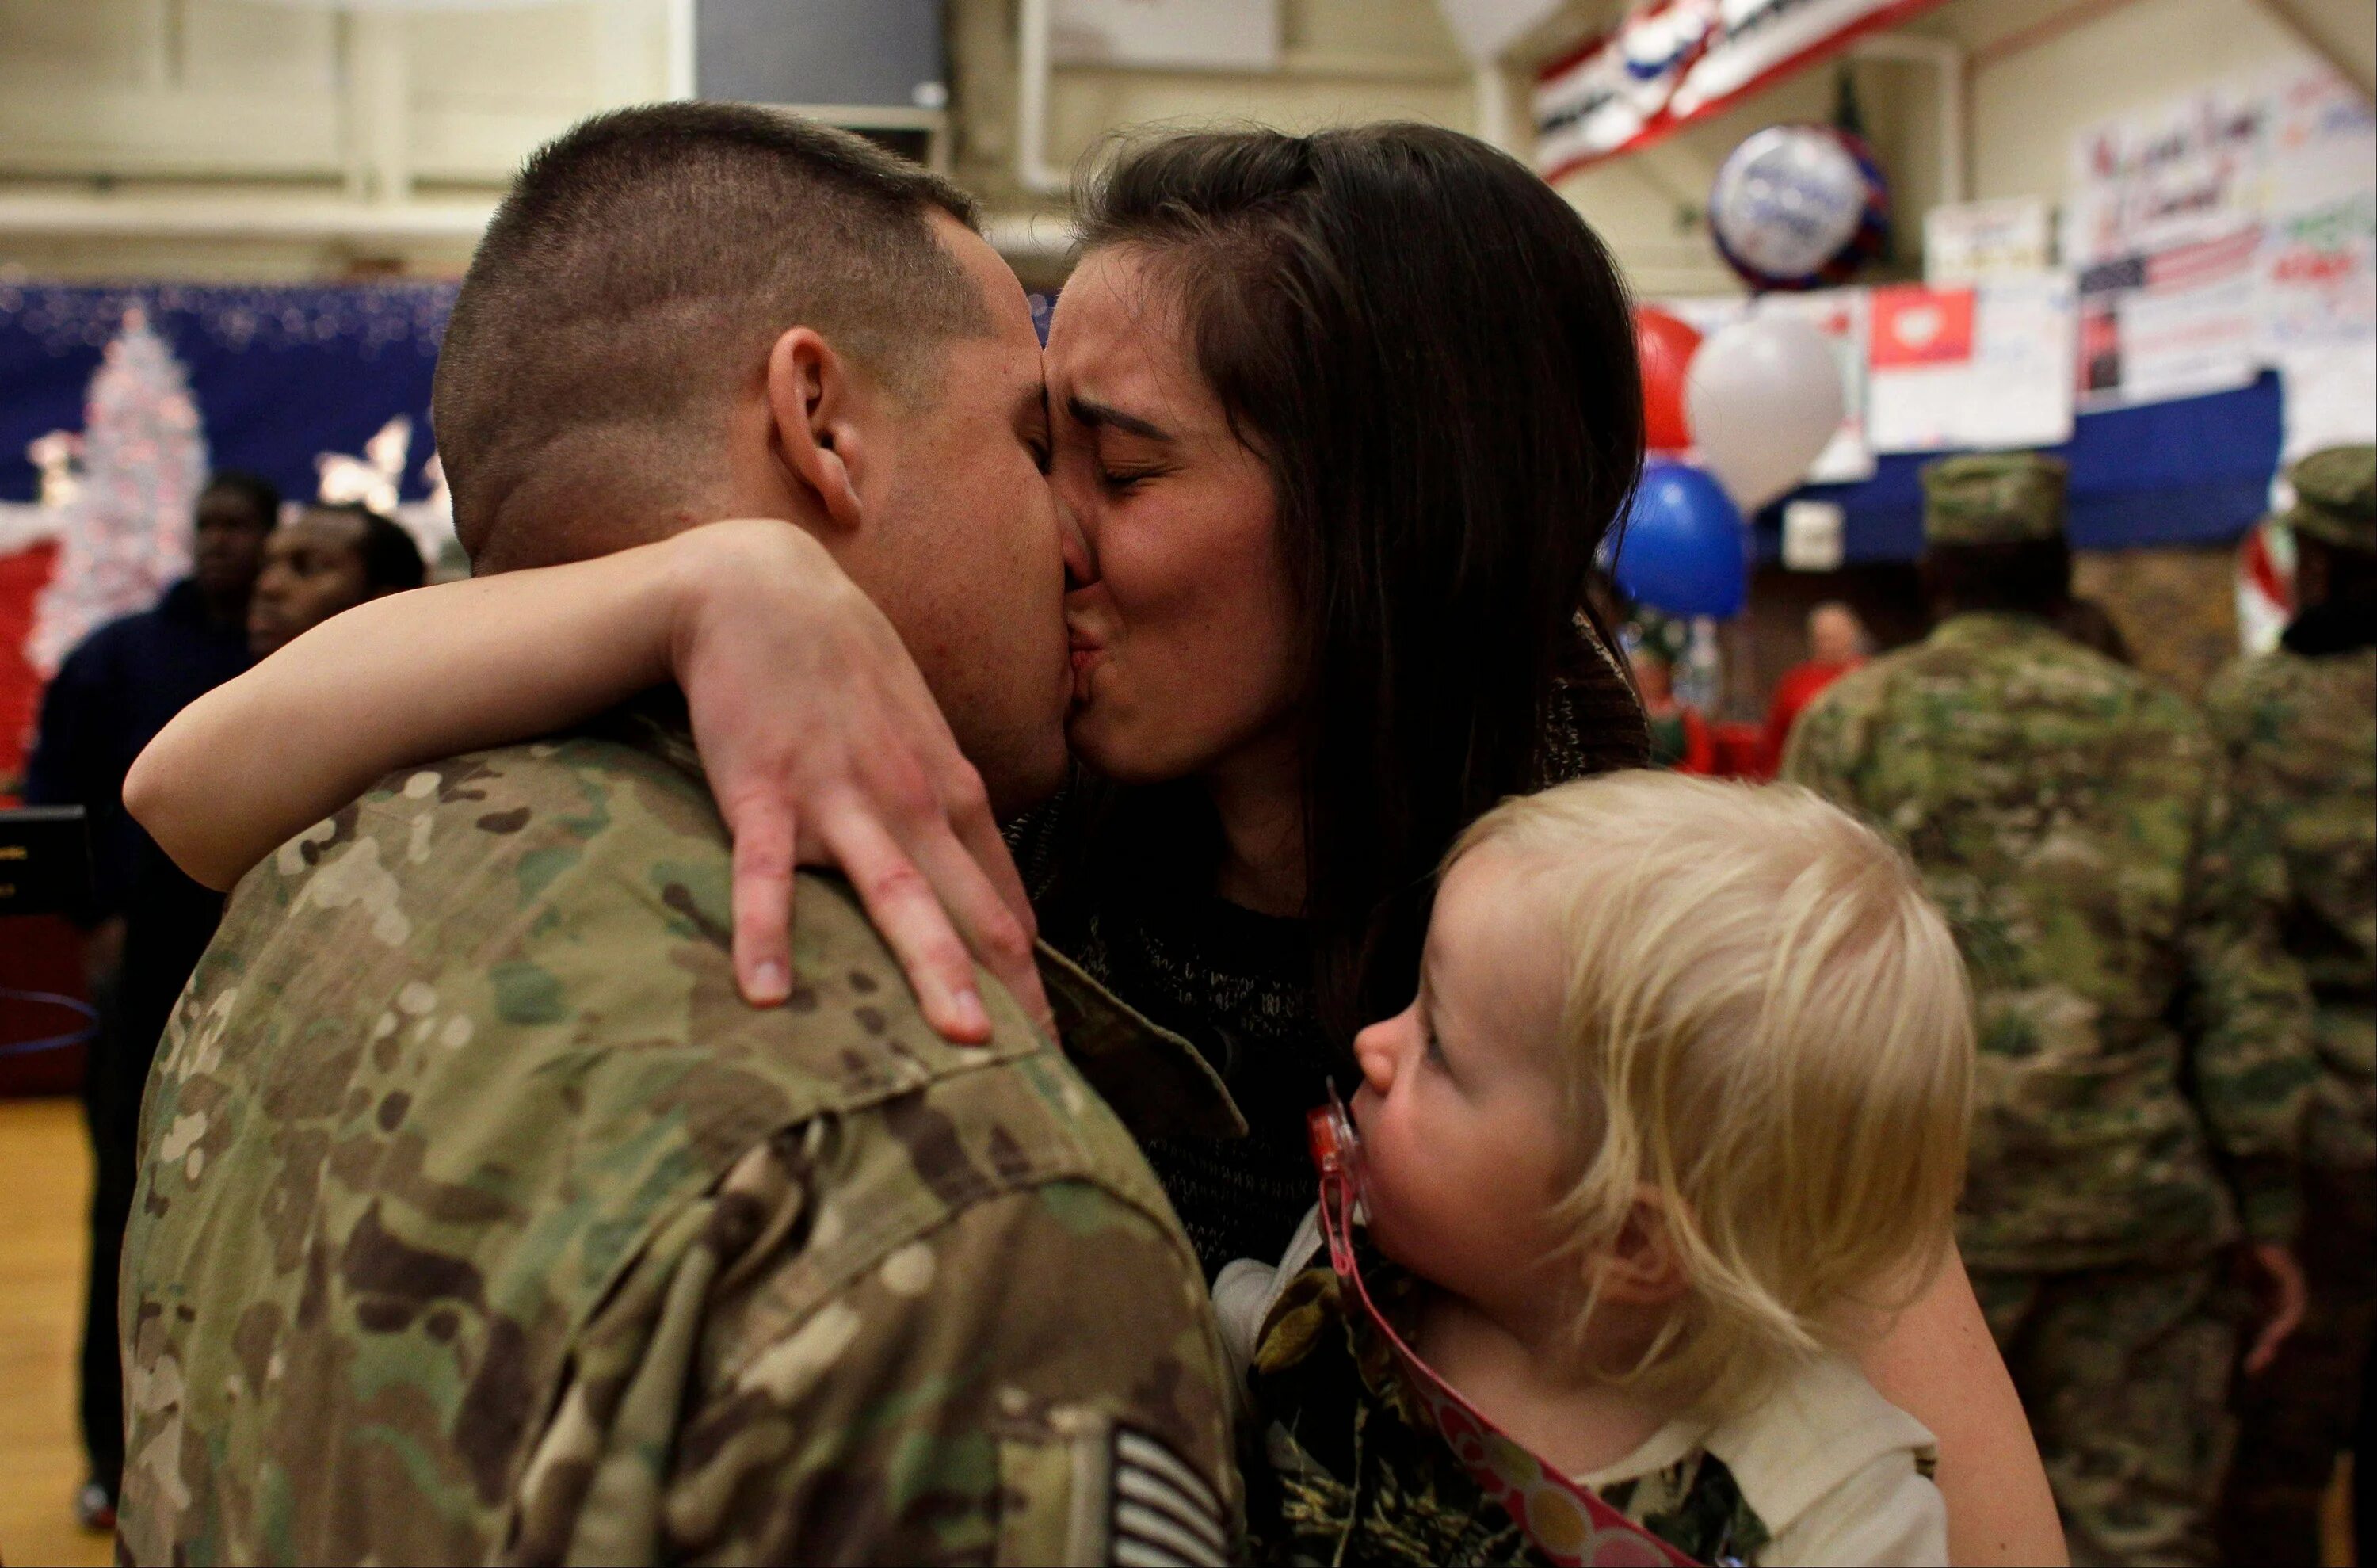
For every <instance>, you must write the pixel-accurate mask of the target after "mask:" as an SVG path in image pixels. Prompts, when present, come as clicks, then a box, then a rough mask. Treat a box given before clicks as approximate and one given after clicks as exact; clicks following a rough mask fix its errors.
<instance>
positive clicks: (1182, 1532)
mask: <svg viewBox="0 0 2377 1568" xmlns="http://www.w3.org/2000/svg"><path fill="white" fill-rule="evenodd" d="M824 1223H829V1224H830V1223H831V1221H826V1222H824ZM1179 1246H1180V1244H1179V1242H1178V1240H1177V1238H1176V1237H1174V1236H1172V1235H1171V1234H1170V1233H1169V1232H1168V1231H1167V1229H1166V1228H1165V1227H1163V1226H1161V1225H1159V1224H1158V1223H1156V1222H1155V1221H1154V1220H1153V1219H1152V1218H1151V1217H1149V1216H1147V1215H1143V1214H1141V1213H1140V1212H1139V1211H1138V1210H1137V1209H1135V1208H1133V1207H1131V1206H1129V1204H1126V1203H1122V1202H1121V1201H1119V1200H1118V1199H1117V1198H1115V1197H1114V1196H1112V1195H1111V1194H1110V1193H1108V1192H1107V1191H1105V1190H1103V1189H1102V1188H1100V1187H1098V1186H1096V1185H1094V1184H1092V1183H1088V1182H1082V1181H1070V1180H1068V1181H1057V1182H1052V1183H1048V1184H1045V1185H1041V1186H1037V1187H1031V1188H1024V1189H1020V1190H1014V1191H1008V1192H1004V1193H1002V1194H999V1195H998V1196H997V1197H994V1198H991V1199H989V1200H987V1201H986V1202H984V1203H976V1204H973V1205H972V1206H970V1207H967V1208H964V1209H962V1210H961V1211H960V1212H959V1213H958V1214H957V1215H955V1216H954V1217H953V1218H951V1219H950V1221H949V1222H948V1223H947V1224H945V1225H943V1226H940V1227H938V1228H936V1229H933V1230H931V1231H928V1232H926V1233H925V1234H923V1235H921V1236H917V1237H916V1238H914V1239H911V1240H908V1241H905V1242H903V1243H902V1244H901V1245H899V1246H897V1247H894V1248H893V1249H892V1250H891V1251H889V1252H887V1253H885V1254H883V1255H882V1256H881V1257H880V1258H879V1259H878V1260H876V1261H874V1262H872V1263H870V1264H869V1265H868V1266H867V1267H866V1268H864V1269H863V1270H862V1271H860V1272H859V1273H858V1274H857V1275H856V1276H855V1277H854V1278H852V1279H850V1280H848V1281H847V1282H846V1283H844V1284H843V1285H842V1287H840V1288H838V1289H837V1290H835V1291H834V1292H833V1293H831V1295H830V1297H828V1299H825V1301H824V1302H823V1304H822V1305H821V1306H818V1307H817V1308H816V1309H815V1310H814V1311H806V1312H801V1313H794V1314H787V1313H786V1311H784V1308H785V1304H786V1301H787V1299H788V1298H789V1297H791V1296H793V1295H794V1294H797V1293H798V1291H799V1283H798V1276H799V1275H800V1273H801V1271H802V1268H803V1266H804V1265H803V1264H802V1263H801V1262H800V1261H799V1260H797V1259H794V1258H790V1257H786V1258H785V1259H783V1260H782V1262H780V1263H771V1264H770V1266H769V1268H767V1269H764V1270H761V1271H759V1272H758V1273H757V1274H755V1275H752V1276H751V1277H750V1278H749V1279H748V1280H747V1281H745V1282H743V1283H742V1285H741V1287H740V1288H738V1289H735V1290H733V1291H731V1292H730V1296H731V1299H730V1300H729V1302H728V1304H727V1305H726V1306H725V1308H724V1310H723V1315H722V1316H721V1317H720V1318H719V1319H718V1320H717V1321H715V1322H714V1323H713V1326H712V1328H711V1331H710V1332H711V1334H712V1335H713V1336H714V1337H715V1339H716V1340H717V1341H718V1343H719V1344H721V1345H722V1346H723V1347H725V1353H724V1354H723V1355H721V1356H719V1357H717V1358H716V1359H715V1360H714V1362H713V1364H711V1366H710V1367H709V1368H708V1369H707V1371H706V1375H705V1376H704V1377H703V1378H701V1379H700V1380H699V1390H698V1392H697V1394H695V1395H694V1397H693V1400H692V1403H691V1407H690V1408H689V1409H688V1410H687V1415H686V1419H685V1423H684V1425H683V1427H682V1428H681V1436H680V1437H679V1440H678V1445H677V1453H676V1455H675V1465H674V1469H673V1471H672V1473H671V1474H670V1476H669V1478H668V1481H667V1488H666V1495H665V1499H664V1502H663V1510H662V1516H663V1521H664V1524H663V1529H664V1533H665V1537H666V1545H665V1555H666V1556H667V1557H668V1558H669V1559H671V1560H673V1561H680V1562H914V1563H935V1562H1032V1563H1042V1562H1046V1563H1055V1562H1083V1563H1097V1562H1179V1563H1191V1562H1216V1563H1218V1562H1225V1561H1228V1559H1229V1555H1230V1549H1231V1543H1232V1542H1233V1540H1234V1539H1235V1538H1236V1532H1237V1525H1236V1511H1237V1504H1236V1477H1235V1474H1234V1472H1233V1470H1232V1467H1231V1465H1232V1460H1231V1446H1230V1444H1231V1432H1230V1427H1229V1418H1228V1415H1227V1412H1226V1409H1225V1406H1224V1389H1223V1386H1222V1383H1221V1380H1220V1377H1219V1375H1218V1372H1217V1370H1216V1365H1215V1362H1214V1360H1213V1350H1212V1328H1211V1325H1210V1322H1209V1321H1208V1318H1207V1316H1206V1313H1205V1310H1204V1308H1203V1306H1202V1303H1201V1301H1200V1300H1199V1299H1196V1296H1194V1295H1192V1293H1191V1291H1190V1290H1189V1289H1188V1288H1184V1286H1183V1277H1182V1265H1181V1262H1180V1258H1179ZM1189 1279H1190V1282H1191V1283H1194V1284H1196V1285H1198V1287H1200V1288H1199V1293H1201V1282H1200V1281H1196V1280H1195V1276H1194V1275H1193V1271H1192V1272H1191V1274H1190V1275H1189ZM1057 1281H1063V1282H1066V1284H1065V1285H1064V1286H1063V1287H1062V1288H1063V1290H1064V1291H1065V1293H1066V1296H1065V1299H1052V1298H1051V1295H1050V1292H1051V1290H1052V1289H1055V1288H1058V1287H1056V1286H1054V1285H1053V1283H1052V1282H1057ZM1086 1391H1097V1392H1095V1393H1088V1392H1086Z"/></svg>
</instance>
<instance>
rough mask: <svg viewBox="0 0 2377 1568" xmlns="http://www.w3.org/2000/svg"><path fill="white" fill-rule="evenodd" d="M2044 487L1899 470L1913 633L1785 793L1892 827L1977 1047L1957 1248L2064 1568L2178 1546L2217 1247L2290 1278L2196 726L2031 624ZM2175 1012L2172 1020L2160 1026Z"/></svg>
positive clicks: (2277, 1056)
mask: <svg viewBox="0 0 2377 1568" xmlns="http://www.w3.org/2000/svg"><path fill="white" fill-rule="evenodd" d="M2064 477H2065V476H2064V470H2063V467H2062V465H2061V464H2060V463H2059V462H2056V461H2053V460H2051V459H2048V458H2044V457H2037V456H2031V455H2026V454H2013V455H2003V456H1984V457H1968V458H1953V459H1949V460H1946V461H1941V462H1938V463H1934V464H1932V465H1931V466H1930V467H1929V468H1928V469H1927V470H1926V471H1925V473H1924V488H1925V516H1924V523H1925V533H1926V554H1925V561H1924V569H1925V576H1926V582H1927V588H1928V589H1929V592H1930V594H1931V597H1932V598H1933V601H1934V607H1935V610H1937V611H1938V612H1939V614H1940V616H1941V620H1940V624H1939V625H1938V627H1937V628H1936V629H1935V630H1934V631H1933V632H1932V633H1931V635H1930V636H1929V638H1928V639H1926V640H1924V641H1922V642H1920V643H1918V644H1917V645H1916V646H1914V647H1912V648H1908V649H1904V650H1901V651H1899V652H1894V653H1892V654H1890V655H1888V656H1886V657H1884V658H1881V659H1878V660H1876V661H1875V662H1874V663H1873V664H1869V665H1868V666H1867V667H1866V668H1865V669H1863V670H1860V671H1858V672H1857V673H1855V674H1853V675H1850V676H1845V677H1843V678H1842V679H1841V680H1840V681H1839V682H1838V683H1837V684H1835V685H1834V687H1833V688H1831V689H1829V690H1828V691H1826V692H1825V693H1824V694H1823V695H1822V697H1821V698H1819V699H1818V700H1817V701H1816V703H1815V704H1814V705H1813V706H1811V707H1810V709H1809V710H1808V712H1806V714H1805V715H1804V716H1803V717H1802V718H1801V719H1800V721H1799V724H1798V727H1797V728H1796V729H1795V730H1794V732H1793V735H1792V739H1791V743H1790V748H1789V750H1788V753H1787V755H1786V760H1785V765H1784V770H1783V772H1784V776H1785V777H1786V778H1789V779H1793V780H1796V781H1798V782H1799V783H1801V784H1807V785H1810V787H1812V788H1814V789H1816V790H1818V791H1820V792H1822V794H1824V795H1825V796H1829V797H1830V798H1832V799H1834V800H1835V801H1837V802H1839V803H1840V804H1842V805H1844V806H1845V807H1848V808H1851V809H1853V810H1856V811H1858V812H1860V813H1862V814H1863V815H1864V816H1866V817H1867V818H1869V820H1873V821H1874V822H1876V823H1878V824H1880V825H1881V826H1882V827H1883V828H1884V829H1885V830H1887V831H1888V832H1892V833H1893V834H1895V835H1896V836H1897V837H1898V838H1899V839H1900V841H1901V842H1902V843H1904V844H1905V845H1906V847H1907V849H1908V850H1909V851H1910V853H1911V854H1912V855H1913V856H1914V858H1915V861H1916V864H1917V866H1918V867H1919V868H1921V870H1922V873H1923V877H1924V880H1925V883H1926V885H1927V887H1928V888H1929V892H1930V893H1931V896H1932V897H1933V898H1934V899H1935V900H1937V901H1938V903H1939V904H1940V906H1941V909H1942V910H1943V911H1944V912H1945V913H1946V914H1947V916H1948V917H1949V919H1950V921H1951V922H1952V923H1953V926H1954V927H1955V928H1956V930H1957V933H1958V942H1959V945H1960V946H1961V948H1962V949H1963V952H1964V954H1965V962H1966V963H1967V964H1969V965H1970V967H1971V969H1972V974H1973V983H1974V991H1975V996H1976V1003H1977V1008H1978V1010H1979V1016H1978V1019H1977V1024H1978V1031H1979V1039H1980V1045H1981V1056H1980V1060H1979V1063H1978V1067H1979V1077H1978V1081H1977V1096H1976V1097H1977V1107H1978V1108H1977V1117H1976V1121H1975V1126H1974V1135H1973V1151H1972V1171H1971V1177H1970V1180H1969V1187H1968V1190H1967V1193H1966V1197H1965V1207H1964V1212H1963V1215H1962V1220H1961V1225H1960V1239H1961V1243H1962V1246H1963V1249H1964V1253H1965V1262H1966V1263H1967V1264H1968V1266H1969V1267H1970V1269H1971V1271H1972V1275H1973V1283H1974V1287H1975V1288H1976V1289H1977V1291H1978V1292H1979V1294H1980V1298H1981V1302H1982V1306H1983V1309H1984V1310H1985V1311H1987V1312H1988V1314H1989V1323H1990V1327H1991V1329H1992V1331H1993V1332H1994V1333H1995V1334H1996V1335H1997V1337H1998V1340H1999V1344H2000V1345H2001V1347H2002V1348H2003V1349H2004V1351H2005V1353H2006V1359H2007V1363H2008V1365H2009V1367H2010V1368H2011V1370H2012V1371H2013V1376H2014V1381H2015V1383H2016V1384H2017V1386H2018V1387H2019V1388H2020V1389H2021V1391H2022V1394H2023V1397H2024V1401H2025V1405H2026V1406H2027V1407H2028V1410H2029V1412H2030V1416H2031V1420H2032V1424H2033V1426H2034V1428H2035V1429H2036V1430H2037V1436H2038V1439H2039V1446H2040V1448H2041V1450H2042V1452H2043V1454H2044V1456H2045V1458H2046V1461H2047V1467H2048V1474H2049V1479H2050V1480H2051V1481H2052V1482H2053V1484H2054V1488H2055V1492H2056V1499H2057V1502H2058V1503H2059V1504H2060V1507H2061V1510H2062V1513H2063V1516H2064V1524H2065V1529H2066V1533H2067V1536H2068V1538H2069V1540H2070V1543H2071V1547H2072V1556H2073V1558H2074V1560H2075V1561H2079V1562H2189V1561H2203V1560H2206V1559H2208V1556H2209V1553H2210V1551H2211V1539H2210V1532H2209V1528H2208V1526H2209V1518H2208V1515H2209V1513H2210V1506H2211V1504H2210V1500H2211V1499H2212V1498H2213V1497H2214V1496H2215V1495H2216V1493H2217V1490H2218V1488H2219V1484H2220V1477H2221V1475H2222V1473H2223V1471H2224V1470H2225V1467H2226V1465H2227V1462H2228V1435H2227V1434H2228V1419H2227V1418H2226V1416H2225V1414H2224V1405H2225V1401H2226V1394H2227V1390H2228V1379H2229V1374H2230V1370H2231V1367H2232V1365H2233V1363H2234V1359H2235V1355H2236V1348H2237V1344H2238V1330H2239V1326H2240V1315H2239V1312H2238V1311H2237V1309H2236V1307H2235V1305H2234V1304H2232V1302H2231V1301H2230V1299H2229V1295H2230V1292H2229V1289H2228V1286H2227V1280H2228V1263H2229V1260H2228V1258H2227V1257H2226V1256H2224V1254H2225V1253H2226V1252H2227V1251H2228V1250H2229V1248H2230V1245H2231V1243H2233V1242H2235V1241H2236V1240H2237V1239H2239V1237H2240V1234H2241V1235H2242V1236H2243V1237H2244V1238H2247V1239H2250V1241H2251V1242H2252V1249H2251V1250H2250V1252H2249V1254H2248V1255H2249V1256H2252V1257H2253V1258H2256V1259H2258V1260H2259V1261H2260V1263H2261V1265H2262V1267H2263V1268H2264V1269H2265V1270H2268V1271H2270V1272H2271V1275H2272V1277H2273V1278H2274V1279H2275V1280H2277V1281H2280V1282H2285V1281H2289V1280H2291V1281H2294V1282H2296V1283H2298V1284H2299V1274H2297V1273H2296V1272H2295V1271H2294V1269H2293V1264H2292V1261H2291V1259H2290V1258H2289V1257H2288V1256H2287V1253H2286V1252H2285V1251H2284V1244H2285V1243H2286V1242H2287V1240H2289V1239H2291V1238H2292V1237H2293V1235H2294V1233H2295V1217H2296V1214H2297V1198H2296V1187H2295V1167H2296V1161H2297V1158H2298V1155H2299V1140H2300V1125H2301V1120H2302V1116H2303V1111H2304V1107H2305V1104H2306V1100H2307V1097H2308V1095H2309V1093H2310V1087H2311V1078H2312V1065H2311V1051H2310V1042H2309V1016H2308V1000H2307V998H2306V995H2305V992H2304V989H2303V984H2302V979H2301V976H2300V974H2299V971H2298V970H2297V969H2296V967H2295V965H2294V964H2293V963H2292V962H2291V961H2290V960H2289V959H2287V956H2286V955H2285V953H2284V952H2282V951H2280V949H2279V947H2278V945H2277V940H2276V916H2277V898H2278V894H2279V892H2280V890H2281V887H2282V883H2281V880H2280V877H2279V873H2278V870H2277V868H2276V866H2275V861H2274V860H2273V859H2272V857H2271V856H2268V855H2267V854H2266V853H2264V849H2263V847H2262V846H2257V845H2256V844H2253V843H2252V841H2251V840H2250V839H2249V838H2244V837H2240V835H2239V833H2238V832H2237V831H2236V824H2235V823H2234V821H2233V820H2232V819H2231V816H2230V811H2229V804H2228V790H2227V786H2226V784H2225V782H2224V770H2223V768H2222V767H2221V765H2220V759H2219V757H2218V753H2217V749H2216V747H2215V746H2214V744H2213V740H2212V736H2211V735H2210V733H2209V731H2208V730H2207V729H2206V728H2205V726H2204V723H2203V721H2202V720H2201V719H2200V718H2199V717H2198V716H2197V715H2196V714H2195V713H2194V712H2192V711H2191V710H2190V709H2189V708H2188V707H2187V705H2186V704H2185V703H2183V702H2181V701H2180V700H2179V699H2178V698H2177V697H2175V696H2172V695H2170V694H2168V693H2167V692H2165V691H2162V690H2160V689H2158V688H2156V687H2154V686H2152V685H2150V684H2149V683H2148V682H2147V681H2145V680H2144V678H2143V677H2141V676H2138V675H2136V674H2135V673H2134V672H2132V671H2131V670H2128V669H2126V668H2124V667H2123V666H2121V665H2120V664H2115V663H2113V662H2112V661H2111V660H2109V659H2107V658H2105V657H2103V656H2101V655H2099V654H2097V653H2095V652H2090V651H2089V650H2087V649H2084V648H2082V647H2081V646H2079V645H2078V644H2077V643H2074V642H2072V641H2070V640H2066V639H2065V638H2063V637H2061V636H2060V635H2059V634H2058V633H2057V632H2056V631H2054V630H2053V629H2052V628H2051V627H2050V626H2049V621H2048V618H2047V617H2048V616H2050V615H2052V613H2053V612H2054V611H2055V609H2056V608H2057V607H2058V606H2059V605H2060V603H2061V602H2062V601H2063V599H2064V598H2065V597H2066V596H2067V593H2068V589H2069V583H2070V571H2071V560H2070V554H2069V550H2068V548H2067V546H2066V545H2065V542H2064V537H2063V488H2064ZM2182 1010H2184V1012H2185V1018H2184V1026H2183V1027H2175V1026H2174V1023H2173V1020H2174V1019H2175V1018H2177V1017H2179V1016H2180V1013H2181V1011H2182Z"/></svg>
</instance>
